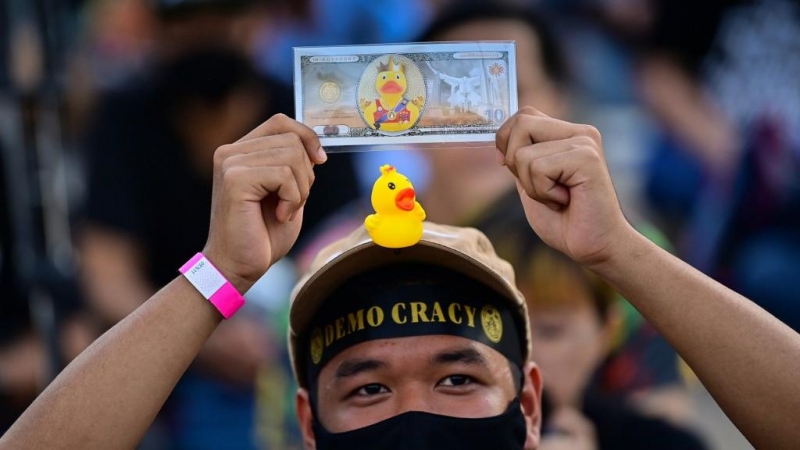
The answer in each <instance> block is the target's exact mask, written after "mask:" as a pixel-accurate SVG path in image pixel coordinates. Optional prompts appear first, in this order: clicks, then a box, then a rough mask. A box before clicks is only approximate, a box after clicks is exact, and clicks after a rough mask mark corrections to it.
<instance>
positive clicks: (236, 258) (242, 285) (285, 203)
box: [203, 114, 327, 292]
mask: <svg viewBox="0 0 800 450" xmlns="http://www.w3.org/2000/svg"><path fill="white" fill-rule="evenodd" d="M326 159H327V156H326V155H325V152H324V150H323V149H322V147H321V146H320V142H319V139H318V138H317V135H316V133H314V131H313V130H311V129H310V128H308V127H307V126H305V125H303V124H301V123H299V122H297V121H295V120H293V119H290V118H289V117H287V116H285V115H283V114H279V115H276V116H273V117H272V118H270V119H269V120H267V121H266V122H264V123H263V124H261V125H260V126H259V127H258V128H256V129H255V130H253V131H251V132H250V133H249V134H248V135H247V136H245V137H243V138H242V139H240V140H239V141H237V142H236V143H234V144H230V145H223V146H222V147H220V148H218V149H217V151H216V153H215V154H214V191H213V195H212V202H211V225H210V229H209V236H208V242H207V243H206V246H205V249H204V251H203V253H204V254H205V255H206V257H208V259H209V260H210V261H211V262H212V263H213V264H214V265H216V266H217V267H218V268H219V270H220V271H222V273H223V274H224V275H225V276H226V277H228V279H229V280H230V281H231V282H232V283H233V284H234V285H235V286H236V288H237V289H239V291H241V292H244V291H246V290H247V289H249V288H250V286H252V284H253V283H255V281H256V280H257V279H258V278H259V277H261V275H263V274H264V272H266V270H267V269H268V268H269V267H270V266H272V264H274V263H275V262H276V261H278V260H279V259H280V258H282V257H283V256H284V255H286V253H287V252H288V251H289V249H291V247H292V245H294V243H295V241H296V240H297V236H298V234H299V233H300V225H301V223H302V218H303V206H304V205H305V202H306V199H307V198H308V195H309V190H310V188H311V185H312V184H313V183H314V165H315V164H322V163H324V162H325V161H326Z"/></svg>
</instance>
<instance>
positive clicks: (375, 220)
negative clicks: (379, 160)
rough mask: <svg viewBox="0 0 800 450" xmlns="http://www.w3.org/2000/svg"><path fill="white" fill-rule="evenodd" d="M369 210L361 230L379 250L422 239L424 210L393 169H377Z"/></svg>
mask: <svg viewBox="0 0 800 450" xmlns="http://www.w3.org/2000/svg"><path fill="white" fill-rule="evenodd" d="M372 207H373V208H374V209H375V214H370V215H369V216H367V219H366V220H365V221H364V227H366V229H367V233H369V236H370V237H371V238H372V240H373V241H374V242H375V243H376V244H378V245H380V246H381V247H388V248H403V247H410V246H412V245H414V244H416V243H417V242H419V240H420V239H422V221H423V220H425V210H424V209H422V206H421V205H420V204H419V202H417V201H416V193H415V192H414V187H413V186H412V185H411V182H410V181H409V180H408V178H406V177H405V175H403V174H401V173H398V172H397V170H395V168H394V167H392V166H390V165H388V164H386V165H383V166H381V176H380V177H379V178H378V180H377V181H375V185H374V186H373V187H372Z"/></svg>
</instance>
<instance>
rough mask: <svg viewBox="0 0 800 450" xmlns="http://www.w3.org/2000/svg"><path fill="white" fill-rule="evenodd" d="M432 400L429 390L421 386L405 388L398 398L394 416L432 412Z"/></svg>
mask: <svg viewBox="0 0 800 450" xmlns="http://www.w3.org/2000/svg"><path fill="white" fill-rule="evenodd" d="M432 398H433V395H432V393H431V392H430V390H429V389H427V388H426V387H425V386H423V385H421V384H413V385H410V386H405V387H404V388H403V390H402V391H401V392H400V395H399V396H398V402H397V404H396V410H395V415H398V414H403V413H406V412H409V411H423V412H432V413H435V411H434V410H433V409H432V404H431V400H432Z"/></svg>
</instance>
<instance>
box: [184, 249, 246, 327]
mask: <svg viewBox="0 0 800 450" xmlns="http://www.w3.org/2000/svg"><path fill="white" fill-rule="evenodd" d="M180 272H181V273H182V274H183V276H185V277H186V279H187V280H189V282H190V283H192V285H193V286H194V287H195V288H196V289H197V290H198V291H200V293H201V294H202V295H203V297H205V298H207V299H208V301H210V302H211V304H212V305H214V306H215V307H216V308H217V310H219V312H220V313H221V314H222V317H224V318H226V319H230V318H231V316H233V315H234V314H235V313H236V311H238V310H239V308H241V307H242V306H243V305H244V297H242V294H240V293H239V291H237V290H236V288H235V287H233V285H232V284H231V283H230V281H228V280H227V279H226V278H225V276H224V275H222V273H220V271H219V270H217V268H216V267H214V265H213V264H211V261H209V260H208V259H206V257H205V256H203V254H202V253H198V254H196V255H194V257H192V259H190V260H189V261H187V262H186V264H184V265H183V266H182V267H181V268H180Z"/></svg>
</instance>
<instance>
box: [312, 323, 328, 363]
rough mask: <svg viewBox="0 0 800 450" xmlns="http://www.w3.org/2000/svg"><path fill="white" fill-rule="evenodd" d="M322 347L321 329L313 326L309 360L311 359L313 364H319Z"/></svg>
mask: <svg viewBox="0 0 800 450" xmlns="http://www.w3.org/2000/svg"><path fill="white" fill-rule="evenodd" d="M324 348H325V347H324V342H323V340H322V330H321V329H319V328H315V329H314V331H313V332H312V333H311V361H313V362H314V364H319V362H320V361H321V360H322V350H323V349H324Z"/></svg>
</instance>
